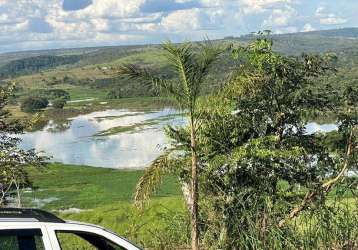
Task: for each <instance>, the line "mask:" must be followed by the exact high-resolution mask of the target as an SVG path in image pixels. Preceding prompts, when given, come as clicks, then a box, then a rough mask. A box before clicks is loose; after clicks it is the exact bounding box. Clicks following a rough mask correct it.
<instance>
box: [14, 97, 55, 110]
mask: <svg viewBox="0 0 358 250" xmlns="http://www.w3.org/2000/svg"><path fill="white" fill-rule="evenodd" d="M47 106H48V100H47V99H46V98H43V97H27V98H26V99H25V100H24V101H23V102H22V103H21V110H22V111H24V112H28V113H30V112H34V111H37V110H40V109H44V108H46V107H47Z"/></svg>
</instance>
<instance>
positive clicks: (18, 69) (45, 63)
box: [0, 55, 81, 78]
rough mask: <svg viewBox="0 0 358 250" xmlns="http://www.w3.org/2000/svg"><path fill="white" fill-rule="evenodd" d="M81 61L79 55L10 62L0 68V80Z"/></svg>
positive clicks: (42, 56) (31, 58) (44, 56)
mask: <svg viewBox="0 0 358 250" xmlns="http://www.w3.org/2000/svg"><path fill="white" fill-rule="evenodd" d="M80 59H81V56H80V55H68V56H52V55H40V56H35V57H28V58H23V59H17V60H14V61H11V62H9V63H7V64H5V65H3V66H1V67H0V78H6V77H9V76H18V75H23V74H26V73H34V72H38V71H40V70H45V69H51V68H55V67H57V66H61V65H66V64H74V63H77V62H78V61H79V60H80Z"/></svg>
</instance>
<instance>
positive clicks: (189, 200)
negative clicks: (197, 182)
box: [179, 180, 193, 213]
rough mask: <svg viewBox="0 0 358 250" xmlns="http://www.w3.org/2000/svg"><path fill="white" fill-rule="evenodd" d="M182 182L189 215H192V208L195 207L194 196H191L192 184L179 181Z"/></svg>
mask: <svg viewBox="0 0 358 250" xmlns="http://www.w3.org/2000/svg"><path fill="white" fill-rule="evenodd" d="M179 181H180V182H181V190H182V192H183V196H184V200H185V203H186V206H187V208H188V211H189V213H191V208H192V207H193V196H192V195H191V194H192V192H191V187H190V185H191V183H187V182H185V181H182V180H179Z"/></svg>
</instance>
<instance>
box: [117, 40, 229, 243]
mask: <svg viewBox="0 0 358 250" xmlns="http://www.w3.org/2000/svg"><path fill="white" fill-rule="evenodd" d="M162 47H163V49H164V51H165V52H166V57H167V59H168V62H169V65H170V66H171V68H172V69H173V71H174V72H175V73H176V75H177V77H176V78H175V79H168V78H164V77H157V76H155V75H154V74H153V73H152V72H151V71H150V70H148V69H144V68H139V67H137V66H136V65H133V64H125V65H122V66H120V68H119V74H120V75H122V76H127V77H129V78H131V79H136V80H141V81H143V82H147V83H150V84H152V85H153V86H155V87H156V88H157V89H160V90H165V91H166V92H167V93H169V95H170V96H172V97H173V98H174V99H175V100H176V101H177V103H178V104H179V106H180V108H181V109H182V110H183V111H184V112H186V113H187V116H188V122H189V125H188V126H189V131H190V143H188V144H190V145H189V148H190V155H191V171H190V172H191V175H190V181H189V183H188V182H182V184H183V192H184V197H185V198H186V202H187V205H188V207H189V208H190V212H191V245H192V249H193V250H197V249H199V228H198V210H199V208H198V201H199V185H198V170H199V169H198V168H199V158H198V146H197V130H198V116H199V111H198V105H197V104H198V98H199V95H200V90H201V87H202V85H203V82H204V80H205V77H206V76H207V75H208V73H209V68H210V66H211V65H212V64H213V62H214V61H215V60H216V59H217V58H218V56H219V55H220V54H221V53H222V52H223V50H222V49H220V48H218V47H216V46H214V45H213V44H212V43H211V42H210V41H205V42H203V43H201V44H199V45H194V44H192V43H184V44H181V45H175V44H173V43H171V42H166V43H164V44H163V45H162ZM173 150H175V149H171V150H167V151H166V152H165V153H164V154H163V155H162V156H160V157H159V158H158V159H157V160H155V161H154V162H153V163H152V165H151V166H150V167H149V168H147V169H146V172H145V174H144V176H143V177H142V178H141V179H140V181H139V183H138V184H137V188H136V195H135V201H136V204H137V205H138V204H142V202H143V201H144V200H147V199H148V198H149V196H150V194H151V193H153V192H154V191H155V190H156V189H157V187H158V186H159V185H160V183H161V180H162V178H163V175H164V174H165V173H168V172H170V169H171V168H172V167H173V165H177V164H176V163H175V162H174V161H172V160H171V159H170V153H171V152H172V151H173Z"/></svg>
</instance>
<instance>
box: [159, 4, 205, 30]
mask: <svg viewBox="0 0 358 250" xmlns="http://www.w3.org/2000/svg"><path fill="white" fill-rule="evenodd" d="M200 19H201V11H200V10H199V9H197V8H195V9H189V10H177V11H175V12H173V13H171V14H169V15H168V16H166V17H164V18H163V19H162V21H161V23H160V25H161V26H162V27H163V28H164V29H166V30H167V31H174V32H182V31H184V32H185V31H187V32H188V31H191V30H199V29H201V27H202V26H201V21H200Z"/></svg>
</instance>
